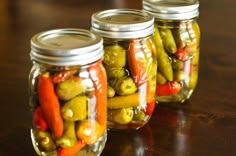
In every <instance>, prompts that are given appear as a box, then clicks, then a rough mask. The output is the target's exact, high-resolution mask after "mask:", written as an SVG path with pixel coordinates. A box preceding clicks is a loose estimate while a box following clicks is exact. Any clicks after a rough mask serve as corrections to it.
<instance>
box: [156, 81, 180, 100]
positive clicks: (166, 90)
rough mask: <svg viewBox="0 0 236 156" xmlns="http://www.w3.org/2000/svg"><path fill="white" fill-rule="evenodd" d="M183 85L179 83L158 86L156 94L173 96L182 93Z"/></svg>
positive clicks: (172, 82) (173, 82)
mask: <svg viewBox="0 0 236 156" xmlns="http://www.w3.org/2000/svg"><path fill="white" fill-rule="evenodd" d="M180 89H181V85H180V84H179V83H178V82H177V81H171V82H167V83H165V84H162V85H157V88H156V94H157V95H162V96H166V95H172V94H176V93H178V92H179V91H180Z"/></svg>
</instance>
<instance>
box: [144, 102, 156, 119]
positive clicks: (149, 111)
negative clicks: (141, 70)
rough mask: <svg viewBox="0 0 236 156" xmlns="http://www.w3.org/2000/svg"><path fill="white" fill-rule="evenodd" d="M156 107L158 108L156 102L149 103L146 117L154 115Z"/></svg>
mask: <svg viewBox="0 0 236 156" xmlns="http://www.w3.org/2000/svg"><path fill="white" fill-rule="evenodd" d="M155 106H156V102H155V100H153V101H152V102H149V103H148V104H147V109H146V111H145V114H146V115H152V113H153V111H154V109H155Z"/></svg>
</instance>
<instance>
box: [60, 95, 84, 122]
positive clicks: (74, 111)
mask: <svg viewBox="0 0 236 156" xmlns="http://www.w3.org/2000/svg"><path fill="white" fill-rule="evenodd" d="M61 114H62V117H63V118H64V119H65V120H69V121H78V120H84V119H85V118H86V117H87V97H86V96H77V97H75V98H73V99H71V100H70V101H68V102H66V103H65V104H64V105H63V106H62V109H61Z"/></svg>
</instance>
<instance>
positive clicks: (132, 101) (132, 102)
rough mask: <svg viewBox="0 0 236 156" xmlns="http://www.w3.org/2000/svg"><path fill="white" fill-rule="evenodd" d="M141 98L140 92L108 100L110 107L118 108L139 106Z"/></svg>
mask: <svg viewBox="0 0 236 156" xmlns="http://www.w3.org/2000/svg"><path fill="white" fill-rule="evenodd" d="M139 98H140V96H139V93H134V94H130V95H125V96H115V97H113V98H109V99H108V100H107V107H108V108H109V109H117V108H128V107H134V106H138V105H139V104H140V103H139V102H140V101H139Z"/></svg>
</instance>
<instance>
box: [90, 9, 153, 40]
mask: <svg viewBox="0 0 236 156" xmlns="http://www.w3.org/2000/svg"><path fill="white" fill-rule="evenodd" d="M91 25H92V26H91V31H93V32H96V33H98V34H100V35H101V36H103V37H108V38H125V39H128V38H140V37H146V36H149V35H151V34H152V33H153V31H154V17H153V16H151V15H150V14H148V13H146V12H144V11H142V10H137V9H109V10H104V11H99V12H96V13H94V14H93V15H92V20H91Z"/></svg>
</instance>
